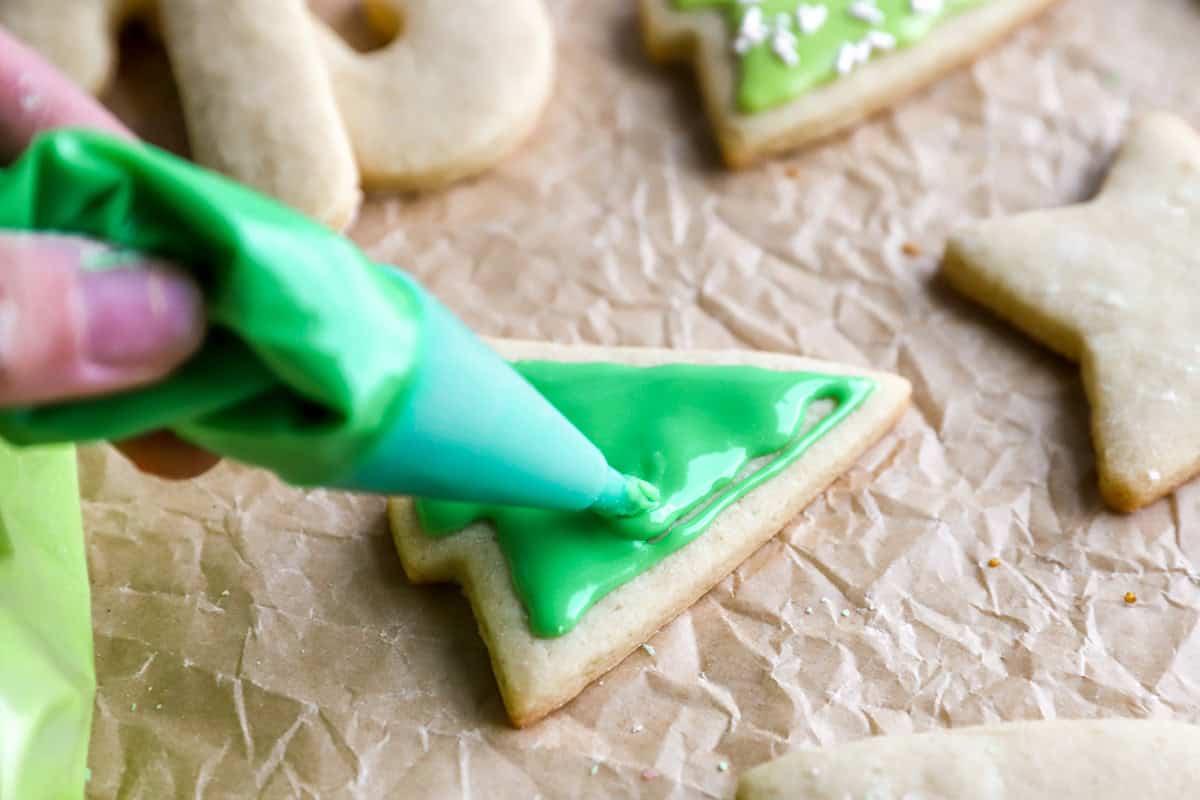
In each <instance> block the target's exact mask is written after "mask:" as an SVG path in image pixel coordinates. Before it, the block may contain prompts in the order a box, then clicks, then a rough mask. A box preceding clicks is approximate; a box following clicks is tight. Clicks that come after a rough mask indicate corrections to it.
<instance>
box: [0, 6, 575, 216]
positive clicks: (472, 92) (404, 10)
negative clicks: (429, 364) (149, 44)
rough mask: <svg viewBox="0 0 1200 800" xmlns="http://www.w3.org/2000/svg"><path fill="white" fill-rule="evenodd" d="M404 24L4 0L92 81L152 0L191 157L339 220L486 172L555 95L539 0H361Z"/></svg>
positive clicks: (38, 38)
mask: <svg viewBox="0 0 1200 800" xmlns="http://www.w3.org/2000/svg"><path fill="white" fill-rule="evenodd" d="M364 2H365V5H366V10H367V12H368V18H369V20H371V22H372V23H373V24H374V25H375V26H376V27H377V28H381V29H382V30H383V32H386V33H390V32H397V33H398V36H397V38H396V40H395V41H393V42H392V43H391V44H389V45H388V46H386V47H384V48H383V49H381V50H379V51H376V52H373V53H366V54H360V53H358V52H355V51H354V50H352V49H351V48H350V47H348V46H347V45H346V44H345V43H343V42H342V41H341V39H340V38H339V37H338V36H337V35H336V34H334V33H333V32H332V31H330V30H329V29H328V28H326V27H325V26H324V25H323V24H321V23H320V22H319V21H318V20H316V18H315V17H314V16H313V15H312V14H311V12H308V11H307V10H306V9H305V8H304V6H305V4H304V3H303V2H302V0H279V1H278V2H263V1H262V0H227V1H226V2H222V3H221V4H220V10H219V12H215V10H214V6H213V4H212V3H211V2H205V0H2V2H0V25H3V26H6V27H8V28H9V29H11V30H12V31H13V32H14V33H16V35H18V36H19V37H21V38H22V39H24V40H25V41H27V42H29V43H30V44H31V45H33V46H34V47H36V48H37V49H39V50H40V51H41V52H43V53H44V54H46V55H47V56H48V57H50V59H51V60H52V61H54V62H55V63H56V64H57V65H58V66H59V67H60V68H62V69H63V70H64V71H65V72H66V73H67V74H68V75H69V76H70V77H72V78H74V79H75V80H76V81H77V82H79V83H80V84H81V85H83V86H84V87H85V88H87V89H88V90H90V91H93V92H97V91H100V90H101V89H103V88H104V85H105V84H106V82H107V81H108V79H109V77H110V75H111V73H112V71H113V69H112V67H113V63H114V60H115V55H114V54H115V38H116V34H117V31H118V29H119V27H120V25H121V24H122V23H123V22H124V21H125V19H126V18H127V17H128V16H129V15H130V14H132V13H134V12H135V11H148V10H153V9H155V8H157V9H158V10H159V11H160V12H161V17H162V23H163V24H162V28H163V34H164V38H165V39H166V47H167V51H168V53H169V55H170V58H171V62H172V66H173V68H174V71H175V76H176V79H177V83H178V85H179V90H180V95H181V96H182V100H183V107H184V112H185V115H186V117H187V124H188V132H189V137H190V140H191V143H192V148H193V150H194V154H195V157H196V160H197V161H199V162H200V163H202V164H204V165H206V166H209V167H212V168H214V169H217V170H220V171H223V172H225V173H227V174H229V175H231V176H232V177H234V178H237V179H238V180H241V181H243V182H245V183H247V184H249V185H250V186H253V187H255V188H256V189H259V190H260V191H263V192H266V193H268V194H271V195H273V196H275V197H276V198H278V199H280V200H282V201H283V202H285V203H288V204H289V205H291V206H293V207H295V208H297V209H299V210H300V211H303V212H304V213H306V214H309V215H311V216H313V217H315V218H317V219H319V220H321V221H322V222H325V223H326V224H328V225H331V226H333V227H339V228H340V227H343V226H344V225H345V224H346V223H347V222H349V220H350V219H351V218H352V217H353V215H354V212H355V210H356V209H357V205H358V197H359V193H358V189H357V186H358V183H359V181H360V177H359V176H360V173H361V182H362V184H363V185H365V186H366V187H368V188H383V189H427V188H437V187H440V186H443V185H445V184H447V183H449V182H452V181H454V180H458V179H460V178H465V177H468V176H470V175H474V174H476V173H478V172H481V171H483V170H485V169H487V168H489V167H491V166H492V165H493V164H495V163H496V162H497V161H499V160H500V159H502V158H503V157H505V156H506V155H508V154H509V153H510V152H511V151H512V150H513V149H515V148H516V146H517V145H518V144H519V143H520V142H521V141H522V140H523V139H524V138H525V137H526V136H527V135H528V134H529V133H530V131H531V130H532V129H533V126H534V124H535V123H536V121H537V118H538V116H539V115H540V113H541V110H542V108H543V107H544V106H545V103H546V101H547V99H548V98H549V95H550V87H551V80H552V77H553V59H554V42H553V33H552V30H551V26H550V21H549V18H548V16H547V14H546V11H545V8H544V6H543V5H542V0H460V2H457V3H455V4H453V6H452V7H449V6H447V5H446V4H445V3H444V2H438V0H364Z"/></svg>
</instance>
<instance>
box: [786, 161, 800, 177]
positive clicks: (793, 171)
mask: <svg viewBox="0 0 1200 800" xmlns="http://www.w3.org/2000/svg"><path fill="white" fill-rule="evenodd" d="M783 174H784V175H787V176H788V177H789V178H799V177H800V168H799V167H797V166H795V165H794V164H789V165H787V166H786V167H784V168H783Z"/></svg>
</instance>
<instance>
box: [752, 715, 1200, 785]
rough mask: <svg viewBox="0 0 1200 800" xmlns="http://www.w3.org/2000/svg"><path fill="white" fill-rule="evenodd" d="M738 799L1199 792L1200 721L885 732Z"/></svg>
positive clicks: (794, 764)
mask: <svg viewBox="0 0 1200 800" xmlns="http://www.w3.org/2000/svg"><path fill="white" fill-rule="evenodd" d="M737 796H738V800H791V798H805V799H806V800H843V798H849V797H854V798H858V797H864V798H866V797H878V798H895V800H900V798H910V797H911V798H920V800H1017V798H1020V800H1129V798H1133V797H1156V798H1161V800H1183V798H1189V797H1200V728H1198V727H1196V726H1194V725H1185V724H1182V723H1172V722H1159V721H1149V720H1089V721H1081V722H1065V721H1054V722H1021V723H1009V724H1005V725H987V726H981V727H975V728H964V729H961V730H956V731H938V732H936V733H925V734H918V735H915V736H914V735H909V736H879V737H876V738H873V739H865V740H863V741H860V742H853V743H851V744H846V745H841V746H839V747H829V748H825V749H821V750H801V751H798V752H796V753H792V754H790V755H787V756H784V757H783V758H780V759H778V760H776V761H772V762H770V763H769V764H763V765H762V766H759V767H755V768H754V769H752V770H749V771H748V772H746V773H745V774H744V775H742V777H741V779H740V781H739V782H738V793H737Z"/></svg>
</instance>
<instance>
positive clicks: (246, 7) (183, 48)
mask: <svg viewBox="0 0 1200 800" xmlns="http://www.w3.org/2000/svg"><path fill="white" fill-rule="evenodd" d="M159 10H160V13H161V17H162V25H163V35H164V38H165V40H166V46H167V52H168V53H169V54H170V57H171V66H172V68H173V69H174V71H175V78H176V82H177V83H178V85H179V94H180V98H181V99H182V101H183V111H184V116H185V117H186V118H187V127H188V134H189V137H190V139H191V142H192V155H193V157H194V158H195V159H196V161H198V162H199V163H201V164H204V165H205V166H207V167H211V168H212V169H215V170H219V171H221V172H224V173H225V174H227V175H232V176H234V177H236V178H237V179H238V180H240V181H242V182H243V183H245V184H247V185H249V186H252V187H253V188H255V189H258V190H259V191H260V192H264V193H266V194H269V195H271V196H272V197H277V198H279V199H280V200H283V201H284V202H286V203H287V204H289V205H291V206H292V207H294V208H296V209H299V210H300V211H303V212H304V213H306V214H308V215H309V216H311V217H314V218H316V219H319V220H321V221H322V222H324V223H325V224H327V225H329V226H331V227H333V228H337V229H341V228H344V227H345V226H346V225H348V224H349V222H350V220H351V219H352V218H353V217H354V214H355V212H356V211H357V209H358V203H359V191H358V171H357V169H356V168H355V165H354V154H353V152H352V150H351V147H350V140H349V138H348V137H347V135H346V129H345V127H344V126H343V125H342V122H341V119H340V118H339V116H338V111H337V105H336V103H335V102H334V96H333V87H332V86H330V83H329V73H328V71H327V70H326V69H325V65H324V62H323V61H322V60H321V56H320V51H319V50H318V48H317V40H316V36H315V35H314V26H313V24H312V20H311V17H310V15H309V12H308V9H307V8H306V7H305V4H304V0H272V2H270V3H264V2H263V1H262V0H223V1H222V3H221V10H220V13H214V9H213V4H212V2H211V0H159Z"/></svg>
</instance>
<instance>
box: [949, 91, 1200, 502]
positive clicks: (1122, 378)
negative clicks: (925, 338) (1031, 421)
mask: <svg viewBox="0 0 1200 800" xmlns="http://www.w3.org/2000/svg"><path fill="white" fill-rule="evenodd" d="M942 271H943V274H944V275H945V277H946V279H947V280H948V281H949V283H950V284H951V285H952V286H953V287H955V288H956V289H958V290H959V291H961V292H962V293H964V294H966V295H967V296H968V297H970V298H972V299H973V300H975V301H976V302H978V303H981V304H983V305H984V306H986V307H988V308H989V309H991V310H992V311H993V312H995V313H996V314H998V315H999V316H1001V317H1003V318H1004V319H1006V320H1007V321H1009V322H1011V323H1013V324H1014V325H1016V326H1017V327H1019V328H1020V329H1021V330H1023V331H1024V332H1025V333H1027V334H1029V335H1030V336H1032V337H1034V338H1035V339H1037V340H1038V341H1040V342H1041V343H1042V344H1044V345H1046V346H1047V347H1050V348H1051V349H1053V350H1055V351H1056V352H1058V353H1060V354H1062V355H1064V356H1066V357H1067V358H1069V359H1071V360H1072V361H1078V362H1079V363H1080V364H1081V366H1082V369H1083V383H1084V389H1085V390H1086V391H1087V396H1088V400H1089V402H1090V403H1091V406H1092V441H1093V444H1094V446H1095V449H1096V459H1097V466H1098V470H1099V473H1100V490H1101V493H1102V494H1103V496H1104V499H1105V501H1106V502H1107V503H1108V504H1109V505H1110V506H1111V507H1112V508H1114V509H1116V510H1118V511H1133V510H1135V509H1137V508H1140V507H1142V506H1144V505H1146V504H1147V503H1150V502H1153V501H1154V500H1157V499H1158V498H1160V497H1163V496H1164V495H1166V494H1169V493H1170V492H1172V491H1174V490H1175V489H1176V488H1178V487H1179V486H1180V485H1182V484H1183V483H1184V482H1186V481H1188V480H1190V479H1192V478H1193V477H1195V476H1196V475H1198V474H1200V414H1198V413H1197V409H1200V135H1198V134H1197V133H1196V132H1195V131H1194V130H1192V129H1191V128H1190V127H1188V125H1187V124H1186V123H1184V122H1183V121H1182V120H1179V119H1177V118H1175V117H1172V116H1169V115H1166V114H1152V115H1148V116H1145V117H1143V118H1141V119H1140V120H1138V121H1137V122H1136V123H1135V124H1134V126H1133V129H1132V130H1131V132H1130V134H1129V137H1128V139H1127V141H1126V143H1125V146H1124V148H1123V149H1122V151H1121V153H1120V155H1119V156H1118V158H1117V160H1116V163H1115V164H1114V165H1113V167H1112V170H1111V171H1110V172H1109V175H1108V178H1107V180H1106V181H1105V183H1104V187H1103V189H1102V190H1101V192H1100V194H1099V195H1098V196H1097V197H1096V198H1095V199H1094V200H1092V201H1091V202H1089V203H1084V204H1082V205H1075V206H1070V207H1067V208H1061V209H1055V210H1052V211H1034V212H1030V213H1026V214H1019V215H1017V216H1015V217H1009V218H1007V219H997V220H990V221H987V222H981V223H978V224H976V225H974V226H972V227H969V228H967V229H966V230H964V231H962V232H960V233H958V234H956V235H955V236H954V237H953V238H952V239H951V240H950V244H949V246H948V247H947V249H946V256H945V259H944V262H943V265H942Z"/></svg>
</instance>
